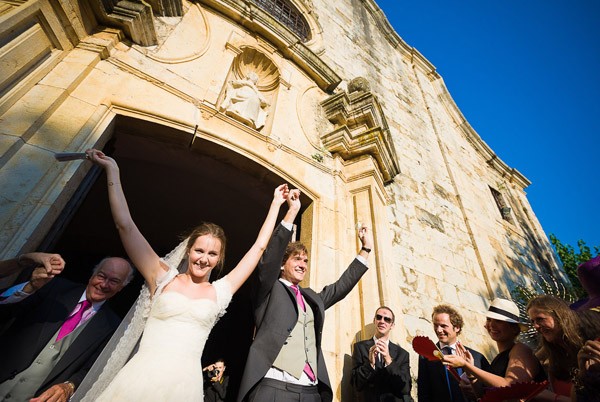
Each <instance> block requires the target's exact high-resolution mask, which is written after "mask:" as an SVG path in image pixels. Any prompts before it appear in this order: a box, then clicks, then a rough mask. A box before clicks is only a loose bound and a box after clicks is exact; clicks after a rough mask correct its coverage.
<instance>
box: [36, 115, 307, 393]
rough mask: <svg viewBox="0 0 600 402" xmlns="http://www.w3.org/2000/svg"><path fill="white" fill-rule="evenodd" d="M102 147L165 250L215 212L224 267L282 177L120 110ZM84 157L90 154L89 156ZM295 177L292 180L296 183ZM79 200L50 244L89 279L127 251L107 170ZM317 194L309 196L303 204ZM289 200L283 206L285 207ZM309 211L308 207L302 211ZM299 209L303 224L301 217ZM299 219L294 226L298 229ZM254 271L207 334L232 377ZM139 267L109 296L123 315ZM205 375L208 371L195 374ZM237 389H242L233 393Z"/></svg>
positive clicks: (247, 339) (249, 322) (248, 320)
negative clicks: (106, 259) (113, 209)
mask: <svg viewBox="0 0 600 402" xmlns="http://www.w3.org/2000/svg"><path fill="white" fill-rule="evenodd" d="M112 128H113V136H112V138H111V139H110V141H109V142H108V143H107V144H106V146H105V147H104V152H105V153H107V154H108V155H110V156H112V157H113V158H115V159H116V160H117V162H118V163H119V167H120V170H121V181H122V184H123V189H124V192H125V195H126V197H127V201H128V204H129V208H130V210H131V212H132V215H133V218H134V220H135V222H136V224H137V225H138V227H139V228H140V231H141V232H142V233H143V234H144V236H145V237H146V239H147V240H148V242H149V243H150V245H151V246H152V247H153V248H154V250H155V251H156V252H157V253H158V254H159V255H166V254H167V253H168V252H169V251H171V250H172V249H173V248H174V247H175V246H177V244H178V243H179V242H180V240H181V239H183V238H184V237H185V236H186V235H187V232H189V231H190V230H191V229H192V228H193V227H195V226H196V225H197V224H199V223H200V222H202V221H208V222H215V223H217V224H219V225H220V226H222V227H223V229H224V230H225V233H226V235H227V252H226V259H225V269H224V270H223V272H221V273H220V274H217V273H216V272H213V275H212V276H211V280H215V279H218V277H221V276H223V275H225V274H226V273H227V272H229V270H231V268H233V267H234V266H235V264H236V263H237V262H238V261H239V260H240V258H241V257H242V256H243V254H244V253H245V252H246V251H247V250H248V248H249V247H250V246H251V245H252V243H253V242H254V240H255V238H256V235H257V233H258V230H259V228H260V226H261V224H262V221H263V219H264V217H265V215H266V212H267V210H268V207H269V204H270V202H271V199H272V195H273V190H274V188H275V187H276V186H277V185H279V184H281V183H283V182H285V181H284V180H283V179H282V178H281V177H279V176H278V175H276V174H274V173H273V172H271V171H269V170H268V169H266V168H264V167H263V166H261V165H260V164H258V163H256V162H253V161H251V160H249V159H247V158H245V157H244V156H242V155H239V154H237V153H235V152H234V151H231V150H229V149H227V148H224V147H222V146H220V145H218V144H215V143H213V142H210V141H207V140H203V139H200V138H196V139H195V141H194V142H193V145H192V146H190V140H191V135H190V134H189V133H182V132H181V131H179V130H176V129H173V128H169V127H166V126H161V125H158V124H155V123H150V122H147V121H141V120H137V119H133V118H130V117H124V116H118V117H116V118H115V121H114V125H113V126H112ZM84 163H86V162H84ZM289 184H290V186H291V187H295V186H294V184H293V183H289ZM73 200H74V201H73V202H72V203H70V204H69V205H67V207H66V208H65V210H64V211H63V214H62V216H61V217H60V218H59V219H57V221H56V223H55V225H54V228H53V230H51V232H50V234H49V235H48V237H47V239H46V240H45V242H44V244H45V246H44V247H43V248H44V249H45V250H48V251H52V252H57V253H60V254H62V255H63V257H64V259H65V261H67V266H66V268H65V272H64V273H63V276H65V277H67V278H69V279H72V280H75V281H78V282H82V283H85V282H87V279H88V278H89V275H90V273H91V269H92V268H93V266H94V265H95V264H96V263H97V262H99V261H100V260H101V259H102V258H104V257H106V256H122V257H127V256H126V254H125V251H124V249H123V247H122V246H121V242H120V239H119V237H118V234H117V231H116V229H115V225H114V223H113V220H112V216H111V213H110V209H109V205H108V198H107V190H106V179H105V176H104V174H103V172H101V171H98V170H97V169H96V168H94V169H92V170H91V171H90V172H89V174H88V176H87V177H86V179H85V180H84V181H83V182H82V185H81V188H80V189H79V191H78V194H77V195H76V196H75V197H73ZM309 203H310V200H309V199H308V198H307V197H305V196H303V199H302V205H303V206H304V207H303V210H304V209H305V208H306V206H308V204H309ZM285 210H286V208H285V206H284V207H282V216H280V219H281V218H282V217H283V213H285ZM301 213H302V211H301ZM300 222H301V217H299V218H297V221H296V224H298V225H300ZM300 229H301V228H300V227H299V226H298V228H297V234H296V235H297V236H296V237H297V238H299V232H300ZM251 283H252V280H249V281H248V282H247V283H246V284H245V285H244V286H243V287H242V288H241V289H240V290H239V291H238V292H237V293H236V294H235V295H234V298H233V300H232V303H231V304H230V305H229V307H228V313H227V314H226V315H225V316H224V317H222V318H221V319H220V320H219V322H218V323H217V325H216V326H215V328H214V329H213V331H212V332H211V335H210V337H209V339H208V341H207V344H206V346H205V349H204V355H203V357H202V363H203V366H206V365H208V364H210V363H213V362H214V361H216V359H217V358H224V359H225V361H226V364H227V371H228V372H229V375H230V384H231V385H232V386H233V387H235V386H236V385H237V384H238V383H239V380H240V378H241V374H242V371H243V368H244V364H245V360H246V356H247V351H248V348H249V346H250V343H251V341H252V336H253V329H254V323H253V317H252V310H251V303H250V298H249V295H250V286H251V285H250V284H251ZM141 285H142V279H141V276H140V275H139V274H137V275H136V279H135V280H134V281H133V282H132V283H131V284H130V285H128V287H127V288H126V289H124V290H123V291H122V292H121V293H120V294H118V295H117V296H116V297H115V298H113V299H112V300H111V306H112V307H113V308H114V309H115V310H116V311H117V312H118V313H120V314H121V315H122V316H123V315H124V314H125V313H126V312H127V310H128V309H129V307H130V306H131V304H132V303H133V302H134V301H135V299H136V298H137V295H138V293H139V289H140V287H141ZM198 381H202V379H198ZM233 396H234V397H235V395H233Z"/></svg>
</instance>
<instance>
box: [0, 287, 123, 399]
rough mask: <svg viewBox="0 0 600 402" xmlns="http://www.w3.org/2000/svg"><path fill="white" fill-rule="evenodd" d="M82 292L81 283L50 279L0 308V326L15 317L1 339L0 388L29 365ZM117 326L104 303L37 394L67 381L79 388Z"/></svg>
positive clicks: (117, 322)
mask: <svg viewBox="0 0 600 402" xmlns="http://www.w3.org/2000/svg"><path fill="white" fill-rule="evenodd" d="M84 289H85V286H83V285H81V284H76V283H74V282H71V281H68V280H66V279H62V278H54V279H53V280H52V281H50V282H49V283H48V284H47V285H45V286H44V287H42V288H41V289H40V290H38V291H37V292H35V293H34V294H33V295H31V296H29V297H27V298H26V299H25V300H23V301H21V302H19V303H15V304H3V305H0V320H1V321H4V320H7V319H11V318H13V317H14V318H15V321H14V323H13V324H12V325H11V326H10V327H9V328H8V329H7V330H6V331H5V332H4V333H3V334H2V335H1V336H0V356H2V364H1V365H0V383H1V382H4V381H6V380H8V379H10V378H12V377H14V376H15V375H16V374H18V373H20V372H21V371H23V370H25V369H26V368H27V367H29V366H30V365H31V363H32V362H33V360H34V359H35V358H36V356H37V355H38V354H39V353H40V351H41V350H42V348H44V347H45V346H46V344H47V343H48V341H49V340H50V339H51V337H52V336H53V335H54V334H55V333H56V331H58V329H59V328H60V327H61V325H62V324H63V322H64V321H65V319H66V318H67V317H68V316H69V314H70V313H71V311H73V309H74V308H75V305H76V304H77V303H78V301H79V298H80V297H81V295H82V294H83V291H84ZM119 321H120V319H119V317H118V316H117V315H116V314H115V313H114V312H112V310H110V308H109V307H108V306H107V305H106V303H105V304H104V305H103V306H102V307H101V308H100V310H99V311H98V312H97V313H96V314H95V315H94V316H93V317H92V318H91V319H90V322H88V323H87V325H86V326H85V328H83V330H82V331H81V332H80V333H79V335H78V336H77V339H75V341H74V342H73V343H72V344H71V346H70V347H69V349H68V350H67V351H66V352H65V354H64V355H63V357H62V359H60V360H59V361H58V362H57V364H56V366H54V368H53V369H52V371H51V372H50V374H49V375H48V377H47V378H46V379H45V380H44V382H43V383H42V386H41V387H40V388H39V389H38V391H37V392H36V395H38V394H40V393H41V392H42V391H44V390H46V389H47V388H49V387H51V386H52V385H54V384H59V383H62V382H65V381H72V382H73V383H74V384H75V387H78V386H79V384H80V383H81V381H82V380H83V377H85V375H86V373H87V371H88V370H89V369H90V367H91V366H92V364H93V363H94V361H95V360H96V358H97V357H98V354H99V353H100V351H102V348H103V347H104V345H105V344H106V342H108V339H109V338H110V335H111V334H112V333H113V332H114V330H115V329H116V328H117V326H118V325H119Z"/></svg>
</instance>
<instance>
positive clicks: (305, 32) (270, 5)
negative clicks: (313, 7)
mask: <svg viewBox="0 0 600 402" xmlns="http://www.w3.org/2000/svg"><path fill="white" fill-rule="evenodd" d="M254 3H256V5H258V6H259V7H260V8H262V9H263V10H265V11H266V12H268V13H269V14H271V15H272V16H273V17H274V18H275V19H276V20H277V21H279V22H281V23H282V24H283V25H285V26H286V27H288V28H289V29H290V30H291V31H292V32H293V33H295V34H296V35H298V36H299V37H300V40H301V41H302V42H306V41H308V40H309V39H310V29H309V26H308V22H306V20H305V19H304V17H303V16H302V13H301V12H300V11H298V9H297V8H296V7H295V6H294V5H293V4H292V2H291V1H290V0H254Z"/></svg>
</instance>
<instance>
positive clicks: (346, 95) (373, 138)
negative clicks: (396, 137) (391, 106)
mask: <svg viewBox="0 0 600 402" xmlns="http://www.w3.org/2000/svg"><path fill="white" fill-rule="evenodd" d="M321 106H322V107H323V110H324V111H325V115H326V116H327V119H328V120H329V121H330V122H331V123H333V124H334V126H335V128H334V130H333V131H331V132H328V133H324V134H323V135H321V141H322V142H323V145H324V146H325V148H326V149H327V150H328V151H329V152H331V153H332V154H333V153H337V154H338V155H340V156H341V157H342V158H343V159H344V160H351V159H354V158H357V157H359V156H362V155H365V154H368V155H371V156H372V157H373V158H375V160H376V161H377V166H378V168H379V170H380V172H381V175H382V176H383V180H384V181H385V182H389V181H391V180H392V179H393V178H394V176H396V175H397V174H398V173H400V168H399V166H398V158H397V156H396V150H395V148H394V144H393V142H392V137H391V135H390V130H389V127H388V124H387V121H386V119H385V116H384V114H383V110H382V109H381V106H380V105H379V102H378V101H377V98H376V97H375V96H374V95H373V94H372V93H371V91H370V86H369V83H368V81H367V80H366V79H364V78H362V77H358V78H355V79H353V80H352V81H350V83H349V84H348V92H339V93H336V94H335V95H332V96H330V97H329V98H327V99H325V100H324V101H323V102H321Z"/></svg>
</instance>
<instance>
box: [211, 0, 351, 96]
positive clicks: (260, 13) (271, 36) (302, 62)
mask: <svg viewBox="0 0 600 402" xmlns="http://www.w3.org/2000/svg"><path fill="white" fill-rule="evenodd" d="M199 2H200V3H202V4H204V5H205V6H208V7H210V8H212V9H214V10H217V11H219V12H221V13H222V14H224V15H226V16H227V17H229V18H231V19H232V20H233V21H235V22H237V23H238V24H240V25H242V26H244V27H245V28H247V29H249V30H251V31H254V32H257V33H258V34H260V35H262V36H264V37H265V38H266V39H267V41H268V42H270V43H271V44H272V45H274V46H275V47H276V48H277V50H278V51H280V52H281V54H282V55H283V56H284V57H285V58H287V59H290V60H293V61H294V62H295V63H297V64H298V66H299V67H300V68H301V69H302V70H303V71H304V72H305V73H306V74H307V75H308V76H309V77H311V78H312V79H313V80H314V81H315V83H316V84H317V85H318V86H319V88H321V89H322V90H324V91H328V92H329V91H333V90H334V89H335V87H337V86H338V84H339V83H340V82H341V78H340V77H339V76H338V75H337V74H336V73H335V71H333V69H331V68H330V67H329V66H328V65H327V64H325V63H324V62H323V61H322V60H321V58H320V57H319V56H317V55H316V54H315V53H313V52H312V51H311V50H310V49H309V48H308V47H307V46H306V45H305V44H303V43H302V42H300V40H299V38H298V36H296V35H295V34H294V33H292V31H290V30H289V29H288V28H287V27H286V26H284V25H283V24H281V23H280V22H279V21H277V20H276V19H275V18H273V17H272V16H271V15H270V14H269V13H267V12H266V11H264V10H263V9H261V8H260V7H258V6H257V5H256V4H254V3H253V2H251V1H248V0H199Z"/></svg>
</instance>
